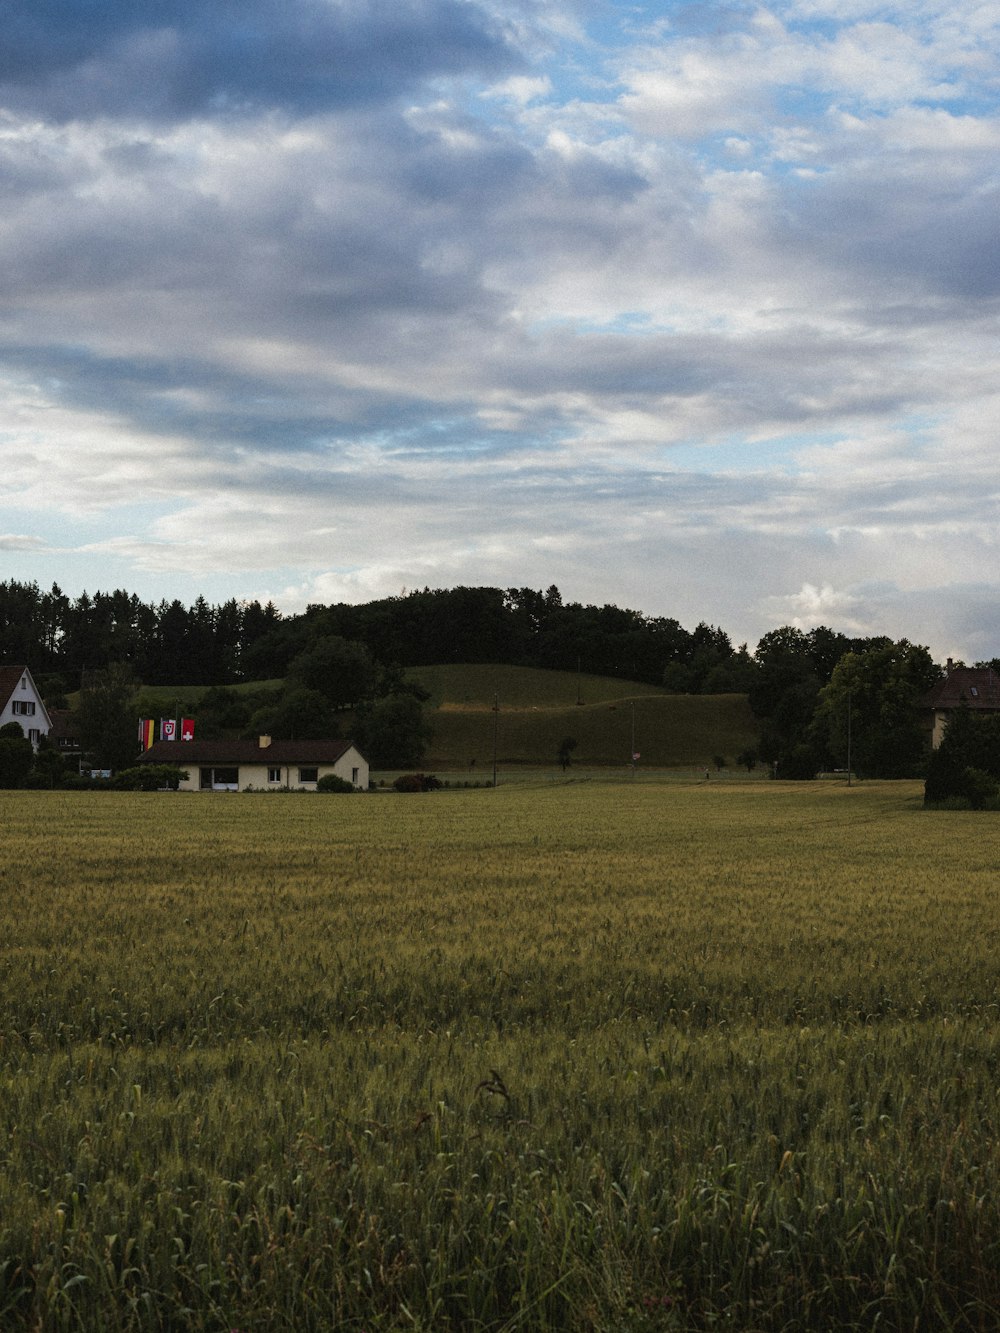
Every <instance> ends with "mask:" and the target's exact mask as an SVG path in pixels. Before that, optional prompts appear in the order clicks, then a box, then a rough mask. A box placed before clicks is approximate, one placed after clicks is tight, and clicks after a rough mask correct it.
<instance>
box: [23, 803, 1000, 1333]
mask: <svg viewBox="0 0 1000 1333" xmlns="http://www.w3.org/2000/svg"><path fill="white" fill-rule="evenodd" d="M0 813H2V816H3V820H4V828H5V830H6V839H5V852H4V857H3V862H2V867H0V869H2V875H0V889H2V901H3V904H4V907H3V911H4V920H3V931H4V934H3V938H4V940H5V947H4V950H3V953H2V955H0V1023H2V1026H0V1112H2V1120H0V1326H3V1327H10V1328H12V1329H29V1328H30V1329H92V1328H102V1329H105V1328H107V1329H122V1330H125V1329H130V1330H131V1329H181V1328H184V1329H186V1328H192V1329H194V1328H197V1329H211V1330H214V1329H219V1330H228V1329H234V1328H239V1329H240V1330H249V1329H262V1330H263V1329H289V1330H291V1329H295V1330H300V1329H302V1330H311V1329H316V1330H319V1329H325V1328H347V1329H358V1330H360V1329H365V1330H372V1329H403V1328H410V1329H412V1328H417V1329H426V1330H430V1329H442V1328H443V1329H448V1328H453V1329H463V1330H464V1329H481V1330H487V1329H489V1330H500V1329H509V1330H513V1329H522V1328H523V1329H556V1328H558V1329H566V1328H571V1329H625V1330H636V1331H639V1330H652V1329H708V1328H715V1327H717V1326H719V1325H720V1324H723V1325H727V1326H730V1327H735V1328H741V1329H760V1330H779V1329H780V1330H792V1329H803V1330H805V1329H814V1328H818V1327H837V1328H857V1329H870V1328H872V1327H876V1326H883V1327H887V1328H900V1329H902V1328H907V1329H928V1330H930V1329H941V1328H955V1329H970V1330H971V1329H992V1328H995V1327H997V1325H998V1323H1000V1276H998V1274H1000V1225H998V1223H1000V1218H998V1208H1000V1203H998V1200H1000V1193H998V1188H997V1187H998V1185H1000V1181H998V1179H997V1176H998V1155H997V1148H996V1145H997V1143H998V1142H1000V1137H998V1135H1000V1097H998V1086H1000V1077H998V1076H1000V1037H998V1029H997V1016H998V1014H1000V968H998V965H997V950H996V946H997V934H998V926H997V924H996V923H997V921H998V913H997V910H996V907H997V903H996V896H997V890H996V887H995V885H996V879H997V876H996V871H997V864H998V859H1000V835H998V833H997V832H996V831H995V829H994V826H993V825H992V824H991V823H990V822H989V819H988V817H986V818H985V822H984V817H983V816H978V817H977V816H975V815H971V814H970V815H960V814H948V815H943V814H935V815H931V814H925V813H923V812H922V811H920V809H919V789H918V788H917V787H916V786H915V785H908V784H885V785H877V784H866V785H863V786H861V787H856V788H853V789H847V788H845V787H823V788H816V789H812V788H804V787H785V786H782V785H780V784H765V785H761V786H747V785H744V786H737V785H733V786H724V785H721V784H719V785H716V786H713V785H711V784H709V785H706V786H701V787H696V786H691V787H682V786H670V787H667V786H664V787H657V786H655V785H642V784H638V785H636V786H634V787H633V786H628V785H619V786H606V787H605V786H601V785H599V784H597V783H591V784H588V785H586V786H575V787H559V788H553V787H548V788H545V787H536V788H531V787H529V786H527V785H521V786H516V787H515V786H512V787H510V788H503V787H501V788H500V789H498V790H496V791H469V792H465V791H462V792H454V791H449V792H439V793H435V794H433V795H429V796H415V797H399V796H394V795H383V796H376V797H350V798H341V799H333V798H329V799H323V798H319V797H301V798H295V799H284V800H276V799H274V798H269V797H265V796H259V797H254V796H218V797H210V796H202V795H199V794H195V795H189V796H186V795H182V794H178V795H167V796H160V795H140V794H134V795H130V794H121V795H112V794H107V795H105V794H103V793H102V794H84V793H82V794H70V793H67V794H60V793H37V794H36V793H5V794H3V795H2V797H0Z"/></svg>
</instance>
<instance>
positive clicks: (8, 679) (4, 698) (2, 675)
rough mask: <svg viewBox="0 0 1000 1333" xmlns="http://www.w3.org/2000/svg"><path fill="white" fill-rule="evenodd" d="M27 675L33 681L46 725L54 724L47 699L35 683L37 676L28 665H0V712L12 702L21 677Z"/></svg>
mask: <svg viewBox="0 0 1000 1333" xmlns="http://www.w3.org/2000/svg"><path fill="white" fill-rule="evenodd" d="M25 674H26V675H27V677H28V680H29V681H30V682H31V688H32V689H33V690H34V697H35V699H37V700H38V703H39V705H40V707H41V710H42V717H43V718H44V720H45V725H46V727H49V726H51V725H52V718H51V715H50V714H49V710H48V709H47V708H46V707H45V700H44V699H43V698H42V696H41V694H40V693H39V690H38V686H37V685H36V684H35V678H34V676H33V675H32V674H31V672H30V671H29V670H28V668H27V667H26V666H0V713H2V712H3V710H4V709H5V708H6V707H7V705H8V704H9V703H10V701H11V698H12V697H13V695H14V694H15V693H16V692H17V690H18V687H19V685H20V684H21V677H22V676H24V675H25Z"/></svg>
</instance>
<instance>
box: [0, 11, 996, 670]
mask: <svg viewBox="0 0 1000 1333" xmlns="http://www.w3.org/2000/svg"><path fill="white" fill-rule="evenodd" d="M998 36H1000V2H998V3H995V2H994V0H984V3H976V0H967V3H947V2H946V0H906V2H905V3H898V4H893V3H876V2H875V0H786V2H779V3H772V4H770V5H768V6H766V7H764V6H760V7H759V6H756V5H753V4H744V3H739V0H737V2H736V3H731V4H719V5H712V4H701V3H699V4H690V5H688V4H667V5H663V4H657V5H653V4H650V5H643V4H641V3H640V4H624V3H623V4H617V5H616V4H598V3H593V4H591V3H585V2H584V0H580V3H574V2H573V0H567V2H565V3H562V2H561V0H545V3H541V0H537V2H536V0H514V3H510V4H501V3H493V2H492V0H213V3H211V4H206V3H205V2H204V0H157V2H156V3H155V4H154V3H152V0H133V2H132V3H130V4H128V5H126V6H100V7H99V6H96V5H91V4H89V3H81V0H13V3H11V4H10V5H8V6H7V7H6V10H5V18H4V37H3V42H2V45H0V173H2V175H0V179H2V188H3V214H2V221H0V275H2V277H0V281H2V283H3V286H4V292H3V302H2V306H0V448H2V452H3V460H4V466H3V468H2V469H0V552H2V556H0V571H3V572H4V575H5V576H6V577H14V578H22V579H23V578H37V579H38V580H39V582H41V583H42V584H43V585H47V584H48V583H51V581H52V580H53V579H55V580H58V581H59V582H60V584H61V586H62V587H63V588H64V589H65V590H66V591H68V592H70V593H73V594H76V593H78V592H79V591H81V590H82V589H83V588H84V587H86V588H87V589H88V590H91V591H92V590H94V589H95V588H98V587H100V588H105V589H107V588H111V587H115V586H123V587H127V588H128V589H129V590H131V591H135V592H138V593H139V594H140V595H142V596H144V597H147V598H154V597H155V598H158V597H160V596H167V597H174V596H178V597H180V598H181V599H182V600H188V601H189V600H193V598H194V597H195V596H196V595H197V594H198V593H199V592H203V593H205V595H206V596H207V597H209V599H210V600H224V599H226V598H228V597H230V596H236V597H255V596H256V597H261V598H264V599H266V598H267V597H273V598H274V600H275V601H276V602H277V603H278V605H279V606H281V607H282V609H284V610H286V611H295V610H300V609H301V608H302V607H303V606H304V605H305V604H306V603H307V602H315V601H322V602H329V601H340V600H347V601H364V600H369V599H370V598H373V597H378V596H383V595H387V594H393V593H398V592H399V591H400V590H401V589H402V588H404V587H407V588H412V587H422V586H424V585H425V584H426V585H430V586H431V587H446V586H453V585H455V584H458V583H466V584H477V583H488V584H494V585H498V586H510V585H529V586H534V587H545V586H547V585H548V584H550V583H553V582H555V583H557V584H558V585H559V587H560V588H561V589H562V591H563V595H564V596H565V597H567V598H572V599H574V600H584V601H596V602H604V601H614V602H617V603H618V604H619V605H628V606H633V607H637V608H639V609H642V610H644V611H646V612H648V613H649V614H654V615H661V614H662V615H672V616H675V617H676V618H677V619H679V620H680V621H681V622H682V623H684V624H685V625H687V626H688V627H693V625H694V624H695V623H696V622H697V621H699V620H702V619H704V620H709V621H711V622H713V623H716V624H720V625H722V626H723V627H724V628H725V629H726V630H728V631H729V633H730V634H731V635H732V636H733V638H734V639H735V640H742V639H748V640H749V641H750V644H751V647H752V646H753V644H754V643H755V642H756V640H757V638H759V636H760V635H761V634H762V633H764V632H765V631H766V630H768V629H771V628H773V627H775V626H777V625H781V624H788V623H794V624H798V625H800V626H801V627H803V628H805V629H808V628H810V627H812V626H814V625H816V624H821V623H822V624H827V625H831V626H833V627H835V628H838V629H843V630H845V631H848V632H856V633H889V634H892V635H894V636H901V635H904V634H905V635H907V636H909V637H910V638H912V639H914V640H916V641H917V642H921V643H926V644H929V645H930V646H931V648H932V650H933V651H934V652H935V653H936V654H937V655H938V656H939V657H943V656H944V655H945V654H949V653H950V654H954V655H958V656H963V657H965V658H966V659H967V660H969V661H971V660H974V659H976V658H982V657H991V656H993V655H995V654H1000V603H998V599H997V575H998V554H1000V552H998V524H997V519H998V510H997V499H998V490H1000V483H998V472H997V450H996V441H997V433H998V423H1000V342H998V337H997V334H998V313H1000V189H998V184H1000V174H998V163H1000V115H998V75H1000V63H998V60H997V53H998V45H997V42H998Z"/></svg>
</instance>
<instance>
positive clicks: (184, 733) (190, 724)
mask: <svg viewBox="0 0 1000 1333" xmlns="http://www.w3.org/2000/svg"><path fill="white" fill-rule="evenodd" d="M181 740H182V741H193V740H194V718H193V717H186V718H184V719H183V720H182V722H181Z"/></svg>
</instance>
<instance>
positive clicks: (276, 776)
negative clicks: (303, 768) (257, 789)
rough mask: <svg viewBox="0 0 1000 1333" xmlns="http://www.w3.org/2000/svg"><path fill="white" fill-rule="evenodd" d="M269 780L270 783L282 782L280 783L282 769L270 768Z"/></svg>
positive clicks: (268, 771)
mask: <svg viewBox="0 0 1000 1333" xmlns="http://www.w3.org/2000/svg"><path fill="white" fill-rule="evenodd" d="M267 780H268V782H280V781H281V769H280V768H269V769H268V770H267Z"/></svg>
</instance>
